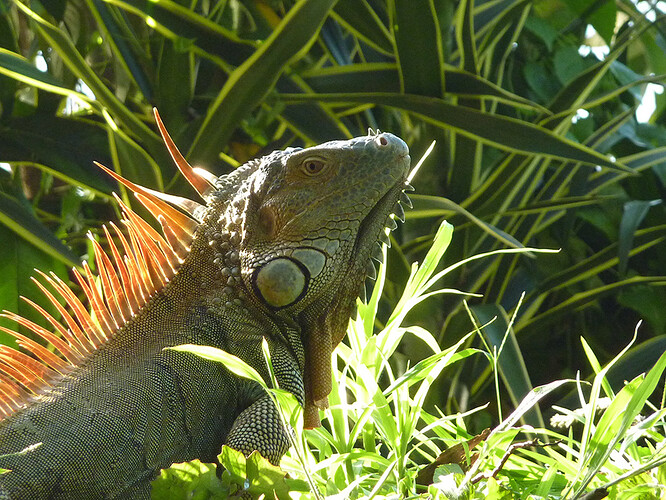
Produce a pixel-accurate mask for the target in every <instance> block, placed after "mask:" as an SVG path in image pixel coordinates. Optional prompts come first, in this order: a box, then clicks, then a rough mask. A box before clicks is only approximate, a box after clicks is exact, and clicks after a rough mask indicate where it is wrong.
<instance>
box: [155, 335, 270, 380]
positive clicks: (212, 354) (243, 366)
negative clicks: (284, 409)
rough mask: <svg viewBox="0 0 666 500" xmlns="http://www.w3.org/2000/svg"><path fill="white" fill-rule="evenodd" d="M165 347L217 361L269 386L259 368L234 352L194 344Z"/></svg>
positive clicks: (235, 371)
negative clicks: (256, 368) (253, 366)
mask: <svg viewBox="0 0 666 500" xmlns="http://www.w3.org/2000/svg"><path fill="white" fill-rule="evenodd" d="M165 349H170V350H173V351H179V352H189V353H190V354H194V355H196V356H199V357H200V358H203V359H208V360H210V361H215V362H216V363H222V364H223V365H224V366H225V367H226V368H227V369H228V370H229V371H230V372H231V373H233V374H234V375H237V376H239V377H243V378H246V379H248V380H252V381H254V382H257V383H258V384H259V385H261V386H262V387H263V388H264V389H266V388H267V387H268V386H267V385H266V382H264V379H263V378H262V377H261V375H259V372H257V370H255V369H254V368H252V367H251V366H250V365H248V364H247V363H246V362H245V361H243V360H242V359H240V358H239V357H236V356H234V355H233V354H229V353H228V352H226V351H223V350H222V349H217V348H215V347H210V346H203V345H194V344H183V345H179V346H174V347H166V348H165Z"/></svg>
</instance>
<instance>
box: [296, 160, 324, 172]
mask: <svg viewBox="0 0 666 500" xmlns="http://www.w3.org/2000/svg"><path fill="white" fill-rule="evenodd" d="M325 166H326V163H324V162H323V161H322V160H317V159H315V158H310V159H307V160H305V161H304V162H303V163H302V165H301V169H302V170H303V172H305V173H306V174H307V175H317V174H318V173H320V172H321V171H322V170H324V167H325Z"/></svg>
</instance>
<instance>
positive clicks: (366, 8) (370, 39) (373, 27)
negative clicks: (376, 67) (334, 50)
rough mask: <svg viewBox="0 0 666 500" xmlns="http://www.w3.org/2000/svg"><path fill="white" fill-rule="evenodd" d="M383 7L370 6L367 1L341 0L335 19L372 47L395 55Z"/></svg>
mask: <svg viewBox="0 0 666 500" xmlns="http://www.w3.org/2000/svg"><path fill="white" fill-rule="evenodd" d="M381 7H382V5H381V4H376V3H373V5H370V4H369V3H368V1H367V0H339V1H338V3H337V4H336V5H335V10H334V15H333V17H334V18H335V19H336V20H338V21H339V22H340V23H342V25H343V26H345V27H346V28H347V29H349V30H350V31H351V32H352V33H353V34H354V35H356V36H357V37H359V38H360V39H361V40H363V41H364V42H366V43H367V44H369V45H370V46H371V47H373V48H375V49H377V50H379V51H380V52H384V53H385V54H393V47H392V44H391V37H390V35H389V32H388V29H387V28H386V26H384V23H383V22H382V17H385V15H386V12H382V9H381Z"/></svg>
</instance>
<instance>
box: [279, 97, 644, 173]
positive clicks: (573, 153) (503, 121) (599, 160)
mask: <svg viewBox="0 0 666 500" xmlns="http://www.w3.org/2000/svg"><path fill="white" fill-rule="evenodd" d="M282 99H283V100H284V101H285V102H287V103H291V102H302V101H305V100H318V101H323V102H336V103H356V102H363V103H367V102H370V103H374V104H379V105H383V106H390V107H394V108H398V109H402V110H404V111H409V112H411V113H414V114H416V115H418V116H421V117H422V118H423V119H424V120H426V121H427V122H429V123H431V124H433V125H435V126H437V127H441V128H444V129H453V130H455V131H456V132H459V133H461V134H464V135H466V136H469V137H471V138H473V139H477V140H480V141H482V142H485V143H487V144H491V145H493V146H496V147H498V148H501V149H504V150H508V151H512V152H523V153H533V154H540V155H544V156H550V157H555V158H559V159H564V160H574V161H579V162H582V163H588V164H592V165H600V166H602V167H605V168H608V169H610V170H615V171H618V172H625V173H629V172H631V173H633V171H631V170H630V169H629V168H627V167H625V166H624V165H622V164H620V163H619V162H616V161H613V160H612V159H609V158H607V157H606V156H604V155H602V154H600V153H597V152H596V151H594V150H592V149H590V148H588V147H587V146H583V145H582V144H578V143H575V142H573V141H571V140H569V139H567V138H564V137H561V136H559V135H557V134H554V133H552V132H550V131H548V130H547V129H545V128H542V127H539V126H537V125H534V124H532V123H529V122H524V121H521V120H517V119H515V118H510V117H507V116H502V115H497V114H492V113H486V112H483V111H477V110H474V109H470V108H464V107H462V106H454V105H452V104H449V103H447V102H445V101H443V100H441V99H436V98H433V97H424V96H417V95H403V94H391V93H359V94H310V95H307V94H304V95H293V94H292V95H287V94H283V95H282Z"/></svg>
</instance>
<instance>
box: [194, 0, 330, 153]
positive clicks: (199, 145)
mask: <svg viewBox="0 0 666 500" xmlns="http://www.w3.org/2000/svg"><path fill="white" fill-rule="evenodd" d="M334 4H335V0H300V1H299V2H297V3H296V5H295V6H294V7H292V8H291V9H290V10H289V12H288V13H287V15H286V16H285V18H284V19H283V20H282V22H281V23H280V25H279V26H278V27H277V28H276V29H275V31H273V33H271V36H270V37H269V38H268V39H267V40H266V41H265V42H264V43H263V44H262V45H261V46H260V47H259V49H257V50H256V52H254V53H253V54H252V56H250V57H249V58H248V59H246V60H245V62H244V63H243V64H241V65H240V66H239V67H238V68H237V69H236V70H234V71H233V72H232V73H231V74H230V75H229V79H228V80H227V82H226V83H225V84H224V87H223V88H222V90H221V91H220V93H219V94H218V96H217V97H216V98H215V101H214V102H213V104H211V106H210V107H209V109H208V112H207V113H206V118H205V119H204V122H203V124H202V125H201V128H200V129H199V132H198V133H197V136H196V137H195V139H194V143H193V144H192V147H191V149H190V155H189V156H190V160H191V161H192V162H193V163H201V164H204V165H205V164H209V163H211V162H212V161H213V160H214V159H215V158H217V155H218V154H219V152H220V151H221V150H222V147H223V146H224V145H225V144H226V143H227V141H228V140H229V138H230V137H231V134H232V132H233V131H234V130H235V129H236V127H238V124H239V123H240V121H241V120H242V119H243V118H245V117H246V116H247V115H248V113H250V112H251V111H252V110H253V109H254V108H255V107H256V105H257V104H259V102H260V101H261V100H262V99H263V97H264V96H265V95H266V93H267V92H268V91H269V90H270V88H271V87H272V86H273V84H274V83H275V81H276V80H277V78H278V76H279V75H280V74H281V73H282V71H283V70H284V68H285V66H286V65H287V64H288V63H289V62H290V61H291V60H294V59H297V58H299V57H301V56H302V55H303V54H305V52H306V51H307V49H308V48H309V47H310V45H311V44H312V43H314V41H315V37H316V35H317V33H318V32H319V28H320V27H321V25H322V24H323V22H324V20H325V18H326V16H327V14H328V11H329V10H330V9H331V7H333V5H334Z"/></svg>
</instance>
